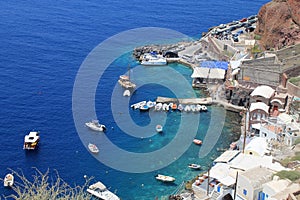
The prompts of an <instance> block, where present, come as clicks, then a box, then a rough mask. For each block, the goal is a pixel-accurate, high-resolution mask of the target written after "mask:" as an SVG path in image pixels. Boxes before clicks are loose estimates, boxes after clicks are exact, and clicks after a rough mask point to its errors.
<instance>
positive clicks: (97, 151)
mask: <svg viewBox="0 0 300 200" xmlns="http://www.w3.org/2000/svg"><path fill="white" fill-rule="evenodd" d="M88 148H89V150H90V151H91V152H92V153H99V149H98V147H97V146H96V145H95V144H92V143H89V144H88Z"/></svg>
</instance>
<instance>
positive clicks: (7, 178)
mask: <svg viewBox="0 0 300 200" xmlns="http://www.w3.org/2000/svg"><path fill="white" fill-rule="evenodd" d="M14 181H15V178H14V175H12V174H6V176H5V178H4V183H3V184H4V187H11V186H13V184H14Z"/></svg>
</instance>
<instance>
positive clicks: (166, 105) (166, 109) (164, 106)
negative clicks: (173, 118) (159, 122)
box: [162, 103, 170, 111]
mask: <svg viewBox="0 0 300 200" xmlns="http://www.w3.org/2000/svg"><path fill="white" fill-rule="evenodd" d="M162 109H163V111H169V109H170V108H169V105H168V104H166V103H164V104H163V105H162Z"/></svg>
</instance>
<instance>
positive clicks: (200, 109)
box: [196, 104, 202, 112]
mask: <svg viewBox="0 0 300 200" xmlns="http://www.w3.org/2000/svg"><path fill="white" fill-rule="evenodd" d="M196 107H197V110H198V111H199V112H201V111H202V106H201V105H199V104H198V105H197V106H196Z"/></svg>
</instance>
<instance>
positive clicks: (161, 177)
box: [155, 174, 175, 182]
mask: <svg viewBox="0 0 300 200" xmlns="http://www.w3.org/2000/svg"><path fill="white" fill-rule="evenodd" d="M155 178H156V180H159V181H162V182H174V181H175V178H174V177H172V176H166V175H162V174H157V175H156V176H155Z"/></svg>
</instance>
